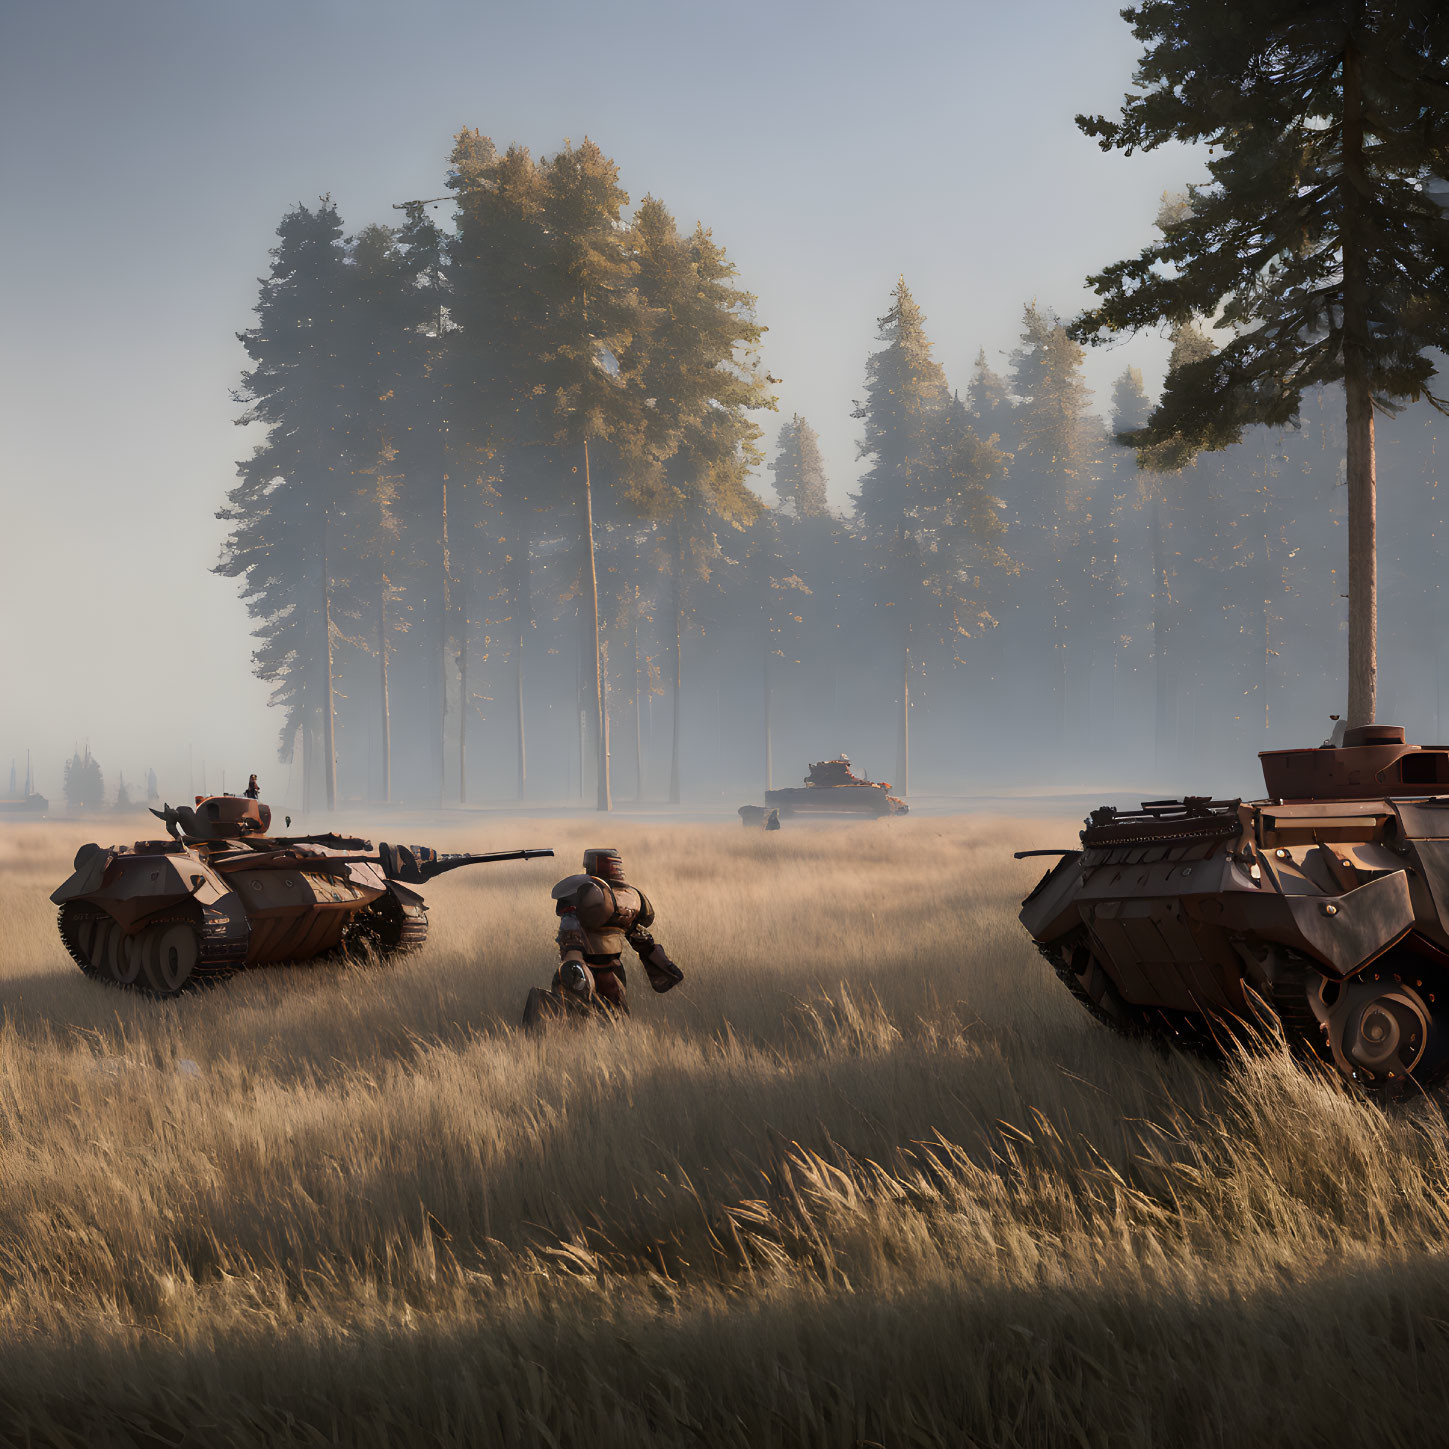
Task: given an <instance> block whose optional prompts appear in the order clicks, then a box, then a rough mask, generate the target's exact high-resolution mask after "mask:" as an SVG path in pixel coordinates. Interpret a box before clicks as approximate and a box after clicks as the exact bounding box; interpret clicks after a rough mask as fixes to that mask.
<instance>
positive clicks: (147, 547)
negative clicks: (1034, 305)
mask: <svg viewBox="0 0 1449 1449" xmlns="http://www.w3.org/2000/svg"><path fill="white" fill-rule="evenodd" d="M1118 8H1119V6H1118V0H1019V3H1016V4H1011V5H996V4H981V3H969V0H968V3H958V4H938V3H896V4H893V5H890V6H883V5H866V4H858V3H837V4H830V5H826V4H813V3H798V0H786V3H779V4H762V3H758V0H746V3H739V4H735V5H718V4H711V5H703V4H692V3H679V4H665V3H657V0H624V3H608V0H602V3H595V4H591V5H585V4H581V3H575V0H556V3H539V4H517V5H511V6H505V5H501V4H498V3H492V0H489V3H474V4H461V3H442V0H411V3H392V4H387V3H377V0H367V3H344V0H280V3H279V0H247V3H222V0H28V3H18V0H0V198H3V211H0V218H3V219H0V277H3V278H4V283H3V288H0V440H3V443H0V489H3V504H4V511H3V517H4V519H5V524H6V527H5V532H4V538H5V544H4V557H3V560H0V580H3V582H0V607H3V609H4V617H5V620H6V624H5V627H4V629H3V630H0V679H3V680H5V681H6V685H5V687H4V689H3V691H0V700H3V704H0V768H8V763H9V758H10V757H11V756H12V755H14V754H17V753H18V754H20V755H21V757H22V759H23V754H24V750H25V748H26V746H27V745H30V746H31V747H32V748H34V749H35V750H36V751H37V752H38V754H39V755H40V758H41V763H42V767H43V768H42V775H41V780H40V783H41V786H42V788H44V789H47V790H48V791H49V792H50V793H52V794H56V793H58V791H59V784H60V781H59V778H58V769H57V768H56V764H55V762H56V761H58V760H59V758H60V756H61V754H62V752H63V751H64V752H68V751H69V748H70V744H71V741H72V739H75V738H81V739H84V738H86V737H89V738H90V740H91V741H92V744H93V746H94V747H95V750H96V753H97V755H98V756H100V757H101V758H102V760H103V763H104V764H106V765H107V767H108V770H109V771H110V773H111V777H112V778H114V771H115V769H116V768H117V767H119V768H122V769H124V770H125V771H126V773H127V775H128V776H131V775H133V774H139V773H140V772H142V771H144V769H145V767H146V766H147V764H155V766H156V768H157V769H158V770H161V771H162V772H163V776H164V775H165V773H166V772H167V771H168V770H171V771H174V770H176V769H178V768H179V767H180V766H179V762H182V761H184V759H185V751H186V745H187V742H188V741H193V740H194V741H197V742H198V744H199V743H200V742H201V741H202V740H204V739H206V738H207V737H208V736H209V738H210V739H211V740H212V741H213V744H212V746H211V758H212V760H213V761H215V762H217V763H214V764H213V768H212V776H211V779H210V781H209V783H210V784H211V785H212V786H213V787H215V786H216V785H218V784H219V762H220V761H221V760H222V759H226V760H229V761H230V762H231V764H230V766H229V768H230V770H231V771H232V772H241V771H243V770H244V769H245V768H248V762H249V761H250V762H255V763H253V764H251V765H250V768H264V767H266V766H267V765H269V764H270V763H271V761H272V760H273V758H274V754H273V748H274V745H273V742H274V737H275V722H274V721H273V719H272V717H271V715H270V714H269V713H268V712H266V711H264V709H263V707H262V706H263V703H264V698H265V695H264V691H263V690H262V689H261V687H260V686H259V685H258V684H257V683H256V682H255V681H254V680H252V679H251V677H250V674H249V672H248V659H249V655H250V649H251V642H250V639H249V637H248V632H247V620H246V618H245V614H244V611H243V608H242V606H241V604H240V602H239V601H238V600H237V599H236V597H235V589H234V585H233V584H231V583H230V582H228V581H224V580H220V579H216V578H213V577H211V576H209V575H208V573H207V569H208V568H209V566H210V565H211V564H212V563H213V562H214V561H215V559H216V555H217V549H218V546H219V543H220V541H221V536H222V528H221V525H220V524H219V523H217V521H216V519H215V517H214V514H215V511H216V509H217V507H218V506H219V505H220V503H221V500H222V495H223V494H224V492H225V490H226V489H227V488H228V487H229V486H230V484H231V482H232V472H233V466H234V461H235V459H236V457H237V456H239V454H240V452H242V451H244V450H245V448H246V443H245V439H244V437H243V435H242V433H241V432H239V431H238V430H237V429H236V428H235V427H233V426H232V422H231V420H232V418H233V417H234V416H235V413H236V408H235V405H234V404H233V403H232V402H231V400H230V397H229V390H230V389H231V388H232V387H233V386H235V384H236V380H237V376H238V373H239V370H240V367H241V363H242V360H243V359H242V354H241V350H240V348H239V347H238V346H237V344H236V342H235V340H234V334H235V333H236V332H237V331H239V330H241V329H242V328H244V327H246V326H247V325H248V323H249V309H250V307H251V305H252V303H253V301H254V300H255V291H256V278H257V277H258V276H260V275H261V274H262V273H263V272H264V271H265V269H266V266H267V250H268V248H269V247H270V246H271V245H272V242H273V239H274V238H273V231H274V229H275V227H276V224H277V221H278V219H279V217H280V216H281V214H282V212H283V211H284V210H286V209H287V208H288V207H289V206H290V205H291V204H293V203H295V202H297V201H299V200H302V201H307V202H309V203H310V202H311V201H313V200H315V198H316V197H317V196H318V195H319V194H320V193H322V192H325V191H326V192H331V194H332V195H333V197H334V198H335V199H336V200H337V202H338V204H339V206H340V208H341V211H342V215H343V218H344V221H345V223H346V224H347V226H348V227H349V229H355V228H357V227H359V226H361V225H363V224H364V223H365V222H368V221H392V220H395V219H396V218H397V213H395V212H393V211H392V210H391V209H390V208H391V203H393V202H394V201H400V200H404V199H406V198H409V197H413V196H420V195H421V196H436V195H438V194H439V192H440V191H441V190H442V187H441V184H440V183H441V177H442V170H443V163H444V160H445V158H446V155H447V153H448V149H449V145H450V137H451V135H452V133H453V132H454V131H456V130H457V129H458V128H459V127H461V126H464V125H469V126H477V127H479V128H481V129H482V130H484V131H485V132H487V133H488V134H490V135H491V136H493V138H494V139H495V140H496V141H498V142H500V143H504V144H506V143H508V142H512V141H519V142H522V143H524V144H526V145H528V146H530V147H531V148H532V149H533V150H535V151H536V152H548V151H551V150H553V149H554V148H555V147H557V146H558V144H559V143H560V142H561V141H562V139H563V138H564V137H566V136H569V137H573V138H575V139H578V138H580V137H582V136H583V135H585V134H588V135H591V136H593V137H594V138H595V139H596V140H597V141H598V142H599V143H600V144H601V145H602V146H603V147H604V149H605V150H606V151H608V152H609V153H610V154H611V155H613V156H614V158H615V159H616V160H617V161H618V162H619V164H620V167H621V170H622V175H623V179H624V183H625V186H626V187H627V189H628V190H629V192H630V194H631V195H632V196H633V197H634V198H635V199H636V200H637V199H638V198H639V197H640V196H642V195H643V194H644V193H645V192H653V193H655V194H656V195H658V196H660V197H661V198H662V199H663V200H664V201H665V202H666V203H667V204H668V205H669V206H670V207H671V209H672V210H673V211H674V212H675V214H676V215H677V216H678V217H679V219H680V221H681V222H682V223H685V224H689V223H692V222H693V221H695V220H696V219H699V220H702V221H704V222H705V223H706V224H707V225H709V226H711V227H712V228H713V229H714V232H715V235H716V236H717V238H718V239H719V240H720V241H722V242H723V243H724V244H725V246H726V247H727V249H728V250H729V252H730V254H731V256H732V257H733V258H734V260H735V261H736V263H737V264H738V266H739V268H740V274H741V279H742V281H743V283H744V284H745V285H746V286H748V287H749V288H750V289H751V290H753V291H755V292H756V293H757V294H758V296H759V315H760V319H761V320H762V321H763V322H764V323H765V324H766V325H767V326H768V327H769V329H770V330H769V333H768V336H767V337H766V343H765V360H766V362H767V364H768V366H769V368H770V370H771V371H772V372H773V373H774V375H775V376H776V377H779V378H781V379H782V385H781V387H780V389H779V392H780V411H781V413H782V414H783V415H784V416H789V414H790V413H791V412H793V411H799V412H802V413H803V414H805V415H806V416H807V417H808V418H809V419H810V421H811V423H812V424H813V425H814V426H815V428H816V429H817V430H818V431H819V433H820V435H821V439H822V442H823V444H824V447H825V450H826V457H827V461H828V463H829V465H830V468H831V472H832V491H833V494H834V498H835V500H836V501H837V502H838V503H841V504H844V503H845V502H846V499H847V494H848V492H849V491H850V490H851V489H852V488H853V487H854V481H855V472H856V465H855V449H854V440H855V436H856V427H857V425H856V423H855V422H854V421H853V420H852V419H851V417H850V410H851V405H852V401H853V399H854V398H855V397H856V396H858V395H859V392H860V386H861V378H862V371H863V367H864V362H865V357H866V354H867V352H868V351H869V350H870V348H871V345H872V340H873V334H874V322H875V318H876V317H877V316H878V315H879V314H880V313H881V312H883V311H884V310H885V308H886V305H887V299H888V295H889V292H890V290H891V287H892V285H893V284H894V281H895V278H896V276H897V274H898V273H904V274H905V276H906V278H907V280H908V282H909V283H910V285H911V287H912V289H913V290H914V292H915V294H916V297H917V299H918V301H919V302H920V303H921V304H922V306H923V307H924V308H925V310H926V313H927V316H928V320H929V326H930V331H931V334H932V336H933V337H934V339H935V341H936V345H937V354H938V356H939V358H940V360H941V362H942V363H943V364H944V366H945V367H946V370H947V373H948V375H949V376H950V378H951V380H952V381H953V383H956V384H957V385H959V386H961V387H962V388H964V387H965V384H966V380H967V377H968V374H969V369H970V365H971V362H972V359H973V358H974V356H975V353H976V350H977V348H978V347H980V346H985V347H986V348H987V350H988V352H989V353H991V354H992V355H993V357H994V360H996V361H997V362H998V363H1002V362H1004V358H1003V356H1002V354H1004V353H1005V352H1007V351H1009V350H1010V348H1011V346H1012V344H1013V341H1014V339H1015V335H1016V331H1017V323H1018V321H1019V318H1020V312H1021V307H1022V305H1023V303H1024V302H1026V301H1027V300H1028V299H1030V298H1032V297H1035V298H1037V299H1038V300H1039V301H1040V302H1041V303H1043V304H1045V305H1048V306H1051V307H1054V308H1056V309H1057V310H1058V311H1060V312H1062V313H1064V314H1068V313H1071V312H1073V311H1074V310H1076V309H1077V308H1078V307H1079V306H1080V305H1081V303H1082V302H1083V300H1084V298H1085V293H1084V291H1083V288H1082V279H1083V278H1084V276H1085V275H1086V274H1087V272H1088V271H1090V270H1094V269H1096V268H1097V267H1099V266H1101V265H1102V264H1104V263H1106V262H1108V261H1111V260H1113V259H1115V258H1116V257H1118V256H1121V255H1124V254H1126V253H1128V252H1131V251H1135V250H1137V249H1138V248H1139V247H1140V246H1141V245H1142V244H1143V243H1144V242H1145V241H1146V240H1147V238H1148V236H1149V233H1150V228H1151V222H1152V217H1153V215H1154V212H1155V210H1156V204H1157V198H1158V196H1159V195H1160V193H1161V192H1162V191H1163V190H1164V189H1165V188H1173V187H1176V186H1179V185H1180V184H1181V183H1182V182H1184V181H1186V180H1188V179H1192V178H1193V177H1195V176H1196V174H1197V171H1198V167H1197V164H1196V163H1195V162H1194V159H1193V158H1192V157H1191V156H1190V155H1188V154H1186V153H1184V152H1182V151H1180V150H1178V151H1174V152H1172V153H1169V152H1162V153H1158V154H1155V155H1152V156H1145V157H1144V156H1139V157H1135V158H1132V159H1130V160H1129V159H1126V158H1122V157H1118V156H1104V155H1103V154H1102V153H1101V152H1099V151H1098V149H1097V148H1096V146H1095V145H1094V144H1093V143H1092V142H1090V141H1089V140H1087V139H1086V138H1085V137H1083V136H1081V135H1080V134H1079V133H1078V132H1077V131H1076V129H1075V127H1074V126H1073V123H1072V117H1073V115H1074V114H1075V113H1076V112H1078V111H1081V110H1111V109H1112V108H1113V107H1114V106H1115V104H1116V103H1117V102H1118V101H1119V100H1120V97H1121V94H1122V91H1123V90H1124V88H1125V87H1126V85H1127V82H1128V80H1129V77H1130V73H1131V69H1132V65H1133V62H1134V58H1135V55H1136V50H1135V46H1134V44H1133V41H1132V36H1131V33H1130V32H1129V30H1128V28H1127V26H1126V25H1125V24H1124V23H1123V22H1122V21H1121V20H1120V18H1119V17H1118V14H1117V11H1118ZM1163 356H1164V346H1163V344H1162V343H1161V341H1160V340H1159V339H1155V338H1153V339H1142V340H1140V341H1138V342H1135V343H1132V344H1127V345H1124V346H1123V347H1121V348H1119V349H1116V350H1113V351H1112V352H1110V353H1107V354H1097V355H1094V356H1093V357H1092V359H1091V360H1090V364H1089V377H1090V380H1091V382H1092V384H1093V386H1094V387H1096V388H1097V389H1098V392H1099V399H1100V400H1101V401H1103V402H1105V398H1104V397H1103V396H1102V395H1103V394H1104V393H1105V391H1106V389H1107V388H1108V387H1109V386H1110V381H1111V379H1112V378H1113V377H1114V376H1116V374H1118V373H1119V372H1120V371H1121V370H1122V368H1123V367H1124V366H1125V365H1126V364H1127V363H1128V362H1135V363H1137V364H1139V365H1140V366H1142V367H1143V369H1144V371H1145V372H1146V373H1147V374H1148V378H1149V383H1151V382H1153V381H1154V380H1155V377H1156V375H1157V374H1158V373H1159V372H1160V368H1161V363H1162V360H1163ZM765 421H766V428H767V433H768V436H769V438H770V439H771V441H773V437H774V432H775V429H776V428H777V426H778V419H774V418H769V419H766V420H765ZM73 661H84V662H85V663H86V665H87V669H86V671H85V673H84V675H77V674H73V673H71V672H70V671H69V670H68V669H67V666H68V665H69V664H70V663H71V662H73ZM158 697H159V698H160V699H162V700H164V701H165V707H164V709H162V710H161V711H160V712H159V714H158V713H157V711H156V710H155V708H154V706H153V704H152V703H151V701H152V700H153V699H155V698H158ZM272 768H273V769H275V766H272ZM173 778H174V777H173ZM238 778H239V773H238ZM229 781H230V777H229ZM181 783H182V785H183V787H184V784H185V781H184V778H183V780H182V781H181ZM173 793H175V792H174V791H173Z"/></svg>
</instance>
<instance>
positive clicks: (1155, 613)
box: [1148, 485, 1172, 773]
mask: <svg viewBox="0 0 1449 1449" xmlns="http://www.w3.org/2000/svg"><path fill="white" fill-rule="evenodd" d="M1158 486H1160V485H1158ZM1148 528H1149V530H1150V532H1151V534H1152V690H1153V734H1152V742H1153V767H1154V769H1155V770H1156V771H1157V772H1158V773H1161V771H1163V770H1165V769H1166V768H1167V766H1168V763H1169V759H1168V757H1169V755H1170V754H1171V750H1170V748H1169V743H1168V742H1169V739H1170V737H1171V734H1172V677H1171V674H1170V672H1169V667H1168V634H1169V631H1170V630H1171V627H1172V625H1171V619H1170V614H1169V611H1168V601H1169V595H1168V590H1167V557H1166V547H1165V540H1164V539H1163V537H1162V532H1163V529H1162V498H1161V496H1160V495H1159V494H1158V493H1157V492H1156V489H1154V492H1153V498H1152V509H1151V512H1150V513H1149V514H1148Z"/></svg>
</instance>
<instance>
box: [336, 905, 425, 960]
mask: <svg viewBox="0 0 1449 1449" xmlns="http://www.w3.org/2000/svg"><path fill="white" fill-rule="evenodd" d="M427 939H428V913H427V911H425V910H418V911H407V910H405V909H404V908H403V906H402V903H401V902H400V901H399V900H398V899H397V898H396V897H395V896H392V895H386V896H383V897H381V898H380V899H379V900H375V901H373V902H372V904H371V905H369V906H367V907H366V908H365V909H363V910H361V911H359V912H358V913H357V915H356V917H355V918H354V919H353V921H352V924H351V925H350V926H348V928H347V933H346V934H345V935H344V936H343V938H342V946H341V950H342V952H343V953H344V954H346V953H348V952H351V951H362V952H366V951H368V950H371V951H374V952H376V954H377V955H378V956H380V957H382V958H383V959H387V958H389V957H392V956H406V955H409V954H411V953H412V952H414V951H420V950H422V948H423V946H424V944H425V943H426V942H427Z"/></svg>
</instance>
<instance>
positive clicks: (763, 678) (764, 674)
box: [760, 644, 775, 790]
mask: <svg viewBox="0 0 1449 1449" xmlns="http://www.w3.org/2000/svg"><path fill="white" fill-rule="evenodd" d="M760 683H761V684H762V685H763V687H764V692H765V789H767V790H773V789H774V788H775V739H774V720H773V718H772V715H773V709H772V706H773V705H774V700H773V699H772V698H771V687H770V646H769V645H768V644H766V645H765V652H764V657H763V658H762V659H761V660H760Z"/></svg>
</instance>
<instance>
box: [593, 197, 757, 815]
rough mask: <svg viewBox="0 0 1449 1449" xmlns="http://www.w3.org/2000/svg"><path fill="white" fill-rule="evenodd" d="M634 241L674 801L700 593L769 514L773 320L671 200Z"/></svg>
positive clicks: (641, 433)
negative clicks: (690, 637) (756, 477)
mask: <svg viewBox="0 0 1449 1449" xmlns="http://www.w3.org/2000/svg"><path fill="white" fill-rule="evenodd" d="M631 241H632V246H633V250H634V255H635V256H636V258H637V262H638V268H639V270H638V275H637V284H638V291H639V296H640V298H641V299H642V303H643V306H644V307H645V308H646V309H647V312H648V328H647V331H645V332H643V333H642V334H641V337H640V338H639V340H638V342H637V343H636V344H635V346H634V347H633V349H632V355H631V359H630V368H631V371H632V373H633V376H634V378H635V379H636V384H635V385H636V387H637V391H638V394H639V395H640V396H641V399H642V402H643V406H642V407H641V408H640V409H639V410H638V412H637V413H636V415H635V416H636V420H637V426H636V430H635V431H634V432H633V433H632V434H631V435H627V436H624V437H623V438H622V439H621V442H622V453H623V456H622V460H621V462H622V466H623V468H624V469H625V472H626V475H627V477H628V480H629V481H628V494H629V497H630V499H631V501H632V502H633V504H634V506H635V507H636V508H637V509H638V510H639V511H640V512H641V513H642V514H643V515H644V516H645V517H646V518H648V519H651V520H653V521H654V523H655V525H656V538H657V541H658V543H659V545H660V547H661V548H662V550H663V553H664V568H665V570H666V572H667V577H668V580H669V591H668V596H667V602H666V607H665V609H664V611H663V613H664V617H665V619H666V620H667V625H666V627H667V628H668V630H669V634H670V657H671V663H672V676H673V677H672V681H671V682H672V690H671V693H672V701H673V732H672V739H671V745H670V767H669V799H670V801H671V803H678V801H679V798H680V792H681V753H680V752H681V740H682V727H681V726H682V702H683V677H684V675H683V651H684V632H685V620H686V613H687V609H688V602H689V595H690V591H691V589H693V588H697V587H698V586H700V585H701V584H703V583H704V582H705V581H707V580H708V578H709V576H710V574H711V573H712V572H713V569H714V567H715V564H716V561H717V560H718V559H719V558H721V557H722V556H723V553H722V550H721V548H720V546H719V536H718V530H719V529H721V528H722V527H724V528H730V529H741V528H744V527H747V526H748V525H749V524H750V523H751V522H753V520H754V519H755V518H756V517H757V516H758V514H759V512H760V508H761V503H760V500H759V498H758V496H757V495H756V494H755V493H754V491H753V490H752V489H751V488H750V485H749V475H750V470H751V469H752V468H753V467H754V466H755V465H756V464H757V463H759V462H760V461H761V455H760V450H759V437H760V429H759V426H758V424H756V423H755V421H754V419H753V418H752V417H751V416H750V414H751V412H752V411H754V410H757V409H761V408H773V407H774V405H775V403H774V397H773V395H772V394H771V393H770V391H769V383H770V381H771V379H769V378H768V377H767V376H766V375H765V374H764V373H763V371H762V369H761V368H760V365H759V356H758V349H759V343H760V338H761V336H762V334H763V332H764V329H763V328H762V327H761V326H760V325H759V323H758V322H757V321H756V320H755V313H754V305H755V298H754V297H753V295H751V294H750V293H748V292H746V291H744V290H742V289H741V288H740V287H739V286H737V285H736V277H737V271H736V268H735V266H734V263H733V262H731V261H730V260H729V258H728V256H727V255H726V253H725V250H724V248H723V247H722V246H721V245H720V244H719V243H718V242H716V241H715V239H714V237H713V235H712V234H711V233H710V232H709V231H708V230H707V229H706V228H704V227H703V226H696V227H695V229H694V231H693V232H692V233H691V234H690V235H689V236H681V235H680V234H679V231H678V229H677V227H676V225H675V222H674V219H673V217H672V216H670V214H669V212H668V211H667V209H666V208H665V207H664V206H663V204H662V203H661V202H659V201H658V200H656V199H655V198H653V197H646V198H645V199H644V201H643V202H641V203H640V207H639V213H638V215H637V216H636V218H635V224H634V227H633V232H632V238H631Z"/></svg>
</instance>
